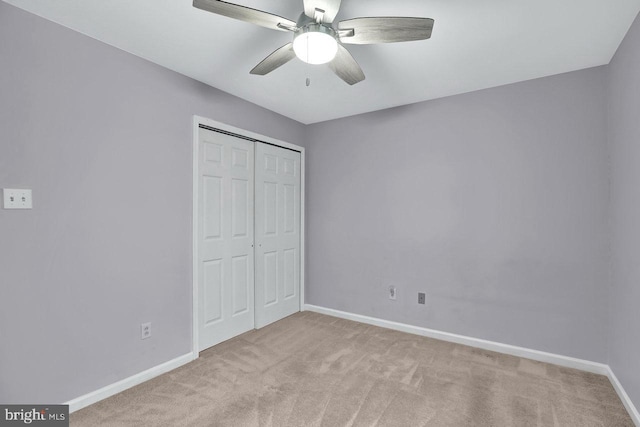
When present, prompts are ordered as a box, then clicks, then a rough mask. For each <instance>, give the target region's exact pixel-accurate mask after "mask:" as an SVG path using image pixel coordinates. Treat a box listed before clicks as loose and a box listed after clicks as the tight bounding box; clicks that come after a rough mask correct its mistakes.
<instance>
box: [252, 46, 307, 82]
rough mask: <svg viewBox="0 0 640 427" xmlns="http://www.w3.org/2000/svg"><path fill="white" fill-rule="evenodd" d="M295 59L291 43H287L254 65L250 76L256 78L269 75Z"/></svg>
mask: <svg viewBox="0 0 640 427" xmlns="http://www.w3.org/2000/svg"><path fill="white" fill-rule="evenodd" d="M295 57H296V54H295V52H294V51H293V43H287V44H285V45H284V46H282V47H281V48H279V49H276V50H275V51H274V52H273V53H272V54H271V55H269V56H267V57H266V58H264V59H263V60H262V62H260V63H259V64H258V65H256V66H255V67H254V68H253V70H251V74H256V75H258V76H264V75H265V74H269V73H270V72H272V71H273V70H275V69H276V68H278V67H280V66H281V65H284V64H286V63H287V62H289V61H291V60H292V59H293V58H295Z"/></svg>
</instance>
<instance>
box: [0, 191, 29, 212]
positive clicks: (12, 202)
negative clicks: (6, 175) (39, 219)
mask: <svg viewBox="0 0 640 427" xmlns="http://www.w3.org/2000/svg"><path fill="white" fill-rule="evenodd" d="M2 193H3V195H4V208H5V209H31V208H33V199H32V198H31V190H19V189H15V188H4V189H3V190H2Z"/></svg>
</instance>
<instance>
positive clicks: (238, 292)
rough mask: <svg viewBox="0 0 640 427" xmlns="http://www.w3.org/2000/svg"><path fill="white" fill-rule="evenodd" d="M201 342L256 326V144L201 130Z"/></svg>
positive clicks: (215, 341) (201, 345) (215, 340)
mask: <svg viewBox="0 0 640 427" xmlns="http://www.w3.org/2000/svg"><path fill="white" fill-rule="evenodd" d="M198 138H199V141H198V143H199V147H198V148H199V149H198V153H199V154H198V163H199V164H198V168H199V169H198V170H199V173H198V174H199V176H198V179H199V194H198V200H199V203H198V209H197V210H198V212H197V215H198V216H197V218H198V219H197V222H198V226H197V239H198V242H197V244H198V257H197V262H198V269H197V274H198V316H197V317H198V319H197V322H198V347H199V350H204V349H206V348H209V347H211V346H213V345H215V344H218V343H220V342H222V341H225V340H227V339H229V338H232V337H234V336H236V335H240V334H242V333H244V332H247V331H249V330H252V329H253V328H254V249H253V238H254V228H253V227H254V217H253V215H254V143H253V142H252V141H247V140H244V139H241V138H237V137H234V136H231V135H225V134H223V133H219V132H214V131H211V130H207V129H202V128H200V129H199V135H198Z"/></svg>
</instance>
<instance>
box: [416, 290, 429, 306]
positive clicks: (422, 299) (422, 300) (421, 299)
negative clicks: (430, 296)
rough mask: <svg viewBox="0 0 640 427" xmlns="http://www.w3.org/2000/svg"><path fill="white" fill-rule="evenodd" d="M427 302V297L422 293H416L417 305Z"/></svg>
mask: <svg viewBox="0 0 640 427" xmlns="http://www.w3.org/2000/svg"><path fill="white" fill-rule="evenodd" d="M426 301H427V295H426V294H425V293H424V292H418V304H425V303H426Z"/></svg>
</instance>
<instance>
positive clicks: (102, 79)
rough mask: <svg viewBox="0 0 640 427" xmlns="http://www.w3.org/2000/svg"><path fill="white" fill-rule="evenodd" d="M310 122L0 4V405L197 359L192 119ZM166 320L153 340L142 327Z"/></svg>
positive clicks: (275, 127)
mask: <svg viewBox="0 0 640 427" xmlns="http://www.w3.org/2000/svg"><path fill="white" fill-rule="evenodd" d="M193 114H198V115H202V116H205V117H211V118H213V119H216V120H219V121H223V122H226V123H229V124H231V125H235V126H239V127H242V128H245V129H248V130H252V131H255V132H259V133H262V134H265V135H268V136H272V137H275V138H280V139H283V140H286V141H289V142H292V143H301V142H302V140H303V135H304V126H303V125H301V124H299V123H297V122H294V121H291V120H289V119H286V118H283V117H282V116H279V115H277V114H275V113H272V112H269V111H267V110H265V109H262V108H259V107H257V106H255V105H253V104H249V103H247V102H245V101H242V100H240V99H238V98H235V97H233V96H230V95H228V94H225V93H223V92H220V91H218V90H215V89H212V88H210V87H207V86H205V85H203V84H200V83H198V82H196V81H193V80H191V79H188V78H186V77H184V76H181V75H178V74H175V73H173V72H170V71H168V70H165V69H163V68H161V67H159V66H156V65H153V64H151V63H149V62H146V61H144V60H142V59H139V58H136V57H134V56H132V55H130V54H128V53H125V52H122V51H119V50H117V49H115V48H112V47H109V46H107V45H104V44H102V43H100V42H97V41H95V40H92V39H90V38H87V37H85V36H83V35H81V34H78V33H75V32H73V31H71V30H68V29H65V28H63V27H61V26H58V25H56V24H53V23H50V22H48V21H45V20H43V19H41V18H38V17H36V16H34V15H30V14H27V13H26V12H23V11H21V10H19V9H16V8H14V7H12V6H9V5H7V4H6V3H3V2H0V188H7V187H8V188H32V189H33V194H34V209H33V210H31V211H7V210H4V209H0V305H1V308H0V402H3V403H8V402H21V403H27V402H62V401H66V400H68V399H71V398H75V397H78V396H80V395H82V394H84V393H87V392H90V391H93V390H96V389H98V388H100V387H103V386H105V385H108V384H111V383H113V382H115V381H118V380H121V379H123V378H126V377H128V376H130V375H132V374H135V373H138V372H140V371H143V370H145V369H148V368H150V367H153V366H155V365H157V364H160V363H162V362H165V361H167V360H170V359H173V358H175V357H177V356H180V355H183V354H185V353H188V352H190V351H191V194H192V193H191V180H192V168H191V145H192V127H191V123H192V115H193ZM146 321H150V322H153V330H152V332H153V336H152V338H151V339H148V340H145V341H141V340H140V323H141V322H146Z"/></svg>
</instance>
